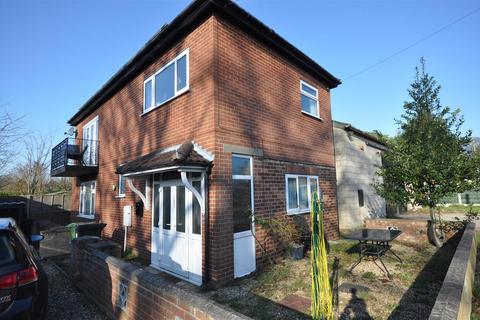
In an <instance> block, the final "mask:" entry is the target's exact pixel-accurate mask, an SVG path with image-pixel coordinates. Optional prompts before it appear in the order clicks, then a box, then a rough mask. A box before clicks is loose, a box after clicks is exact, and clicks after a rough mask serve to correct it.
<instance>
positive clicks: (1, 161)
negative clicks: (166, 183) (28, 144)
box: [0, 104, 25, 174]
mask: <svg viewBox="0 0 480 320" xmlns="http://www.w3.org/2000/svg"><path fill="white" fill-rule="evenodd" d="M5 107H6V105H5V104H3V105H0V174H5V173H6V172H7V170H8V168H9V164H12V163H13V161H12V160H13V159H14V158H15V157H16V156H18V153H19V150H20V148H18V145H19V143H20V141H21V139H22V138H23V136H24V135H25V131H24V129H23V123H22V119H23V117H22V116H14V115H12V114H10V113H8V112H6V111H5V109H4V108H5Z"/></svg>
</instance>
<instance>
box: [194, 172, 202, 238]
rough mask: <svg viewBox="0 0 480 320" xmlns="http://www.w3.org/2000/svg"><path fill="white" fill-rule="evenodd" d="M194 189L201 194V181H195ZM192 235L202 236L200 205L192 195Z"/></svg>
mask: <svg viewBox="0 0 480 320" xmlns="http://www.w3.org/2000/svg"><path fill="white" fill-rule="evenodd" d="M192 185H193V187H194V188H195V189H196V190H197V191H198V192H199V193H200V194H201V191H200V189H201V188H200V181H194V182H193V183H192ZM192 203H193V205H192V233H193V234H200V233H201V229H202V226H201V218H200V204H199V203H198V200H197V198H196V197H195V195H194V194H192Z"/></svg>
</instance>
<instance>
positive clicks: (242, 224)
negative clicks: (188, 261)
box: [232, 155, 256, 278]
mask: <svg viewBox="0 0 480 320" xmlns="http://www.w3.org/2000/svg"><path fill="white" fill-rule="evenodd" d="M232 173H233V175H232V193H233V195H232V196H233V232H234V233H233V274H234V277H235V278H239V277H243V276H245V275H248V274H250V273H252V272H253V271H255V269H256V254H255V238H254V237H253V232H255V229H254V224H253V221H252V220H253V217H251V216H250V215H253V208H254V203H253V164H252V157H249V156H241V155H232Z"/></svg>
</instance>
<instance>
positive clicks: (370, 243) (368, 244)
mask: <svg viewBox="0 0 480 320" xmlns="http://www.w3.org/2000/svg"><path fill="white" fill-rule="evenodd" d="M401 233H402V231H401V230H382V229H362V230H358V231H356V232H354V233H352V234H349V235H346V236H345V238H347V239H352V240H358V247H359V252H358V254H359V259H358V261H357V262H355V263H354V264H353V266H352V267H351V268H350V272H352V271H353V269H355V267H356V266H358V265H359V264H360V262H361V261H362V259H363V258H364V257H372V258H373V262H374V263H375V265H376V266H377V267H378V268H379V269H380V270H382V272H385V273H386V274H387V277H388V278H390V272H389V271H388V269H387V267H386V266H385V264H384V263H383V261H382V256H385V255H386V253H387V252H390V253H392V254H393V255H394V256H395V258H397V259H398V260H399V261H400V263H402V264H403V261H402V259H401V258H400V257H399V256H398V255H397V254H395V252H393V251H392V250H391V248H392V247H391V245H390V242H391V241H393V240H394V239H395V238H397V237H398V236H399V235H400V234H401ZM377 260H379V261H380V263H381V264H382V266H383V269H382V267H380V265H378V263H377Z"/></svg>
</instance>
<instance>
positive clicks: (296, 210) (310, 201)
mask: <svg viewBox="0 0 480 320" xmlns="http://www.w3.org/2000/svg"><path fill="white" fill-rule="evenodd" d="M299 177H304V178H307V199H308V208H306V209H300V186H299V184H298V178H299ZM289 178H295V179H296V181H297V207H296V208H293V209H290V203H289V200H288V179H289ZM311 179H316V180H317V192H318V191H319V190H320V183H319V178H318V176H308V175H302V174H286V175H285V201H286V204H287V214H289V215H292V214H302V213H307V212H310V210H311V206H312V194H311V189H312V188H311V182H310V181H311Z"/></svg>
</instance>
